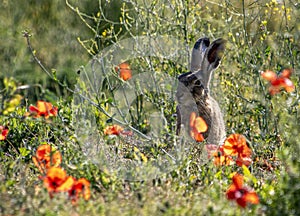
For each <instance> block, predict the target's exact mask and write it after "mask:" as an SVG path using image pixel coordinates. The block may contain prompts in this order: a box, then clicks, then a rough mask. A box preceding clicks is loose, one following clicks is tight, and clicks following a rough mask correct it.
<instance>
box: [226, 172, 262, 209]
mask: <svg viewBox="0 0 300 216" xmlns="http://www.w3.org/2000/svg"><path fill="white" fill-rule="evenodd" d="M232 182H233V183H232V185H230V187H229V188H228V190H227V191H226V197H227V199H229V200H234V201H236V202H237V204H238V205H239V206H241V207H243V208H245V207H246V205H247V203H252V204H258V203H259V197H258V195H257V193H256V192H255V191H253V190H252V189H249V188H247V187H245V186H243V184H244V177H243V176H242V175H240V174H235V175H234V176H233V177H232Z"/></svg>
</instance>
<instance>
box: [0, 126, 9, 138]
mask: <svg viewBox="0 0 300 216" xmlns="http://www.w3.org/2000/svg"><path fill="white" fill-rule="evenodd" d="M7 134H8V128H6V127H5V126H0V141H1V140H6V136H7Z"/></svg>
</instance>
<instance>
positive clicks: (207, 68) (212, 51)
mask: <svg viewBox="0 0 300 216" xmlns="http://www.w3.org/2000/svg"><path fill="white" fill-rule="evenodd" d="M225 42H226V41H225V40H224V39H222V38H219V39H217V40H215V41H214V42H212V43H211V44H210V46H209V47H208V48H207V49H206V52H205V55H204V58H203V62H202V65H201V70H200V71H199V72H198V73H197V74H198V76H199V78H200V79H202V82H203V85H204V87H205V88H207V89H208V85H209V82H210V78H211V74H212V72H213V71H214V70H215V69H216V68H217V67H218V66H219V64H220V61H221V58H222V56H223V53H224V50H225Z"/></svg>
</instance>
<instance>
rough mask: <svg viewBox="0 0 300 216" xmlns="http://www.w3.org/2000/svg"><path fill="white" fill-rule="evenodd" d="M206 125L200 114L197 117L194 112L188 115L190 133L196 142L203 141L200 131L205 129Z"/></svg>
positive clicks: (202, 131)
mask: <svg viewBox="0 0 300 216" xmlns="http://www.w3.org/2000/svg"><path fill="white" fill-rule="evenodd" d="M207 129H208V127H207V124H206V122H205V121H204V119H203V118H201V117H200V116H198V117H197V115H196V113H195V112H192V113H191V115H190V135H191V137H192V138H193V139H194V140H196V141H197V142H202V141H204V136H203V134H202V133H204V132H205V131H207Z"/></svg>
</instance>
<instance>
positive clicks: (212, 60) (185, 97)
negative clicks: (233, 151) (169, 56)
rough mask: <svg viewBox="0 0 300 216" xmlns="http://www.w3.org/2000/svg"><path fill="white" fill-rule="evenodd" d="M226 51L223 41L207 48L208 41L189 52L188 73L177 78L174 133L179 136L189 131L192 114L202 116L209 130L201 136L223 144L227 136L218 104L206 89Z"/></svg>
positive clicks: (209, 140)
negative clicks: (189, 68)
mask: <svg viewBox="0 0 300 216" xmlns="http://www.w3.org/2000/svg"><path fill="white" fill-rule="evenodd" d="M224 49H225V40H223V39H221V38H220V39H217V40H215V41H213V42H212V43H211V44H210V41H209V39H208V38H206V37H204V38H200V39H198V41H197V42H196V43H195V45H194V48H193V51H192V61H191V71H190V72H187V73H184V74H181V75H180V76H179V77H178V81H179V82H178V87H177V92H176V98H177V102H178V105H177V108H176V113H177V129H176V134H177V135H179V134H180V133H181V128H182V127H184V130H185V132H186V133H188V132H189V130H190V126H189V125H190V124H189V121H190V115H191V113H192V112H195V113H196V114H197V115H198V116H201V117H202V118H203V119H204V120H205V122H206V124H207V126H208V130H207V131H206V132H205V133H203V136H204V138H205V140H206V142H207V143H209V144H218V145H220V144H222V143H223V141H224V139H225V136H226V133H225V125H224V119H223V115H222V112H221V110H220V107H219V104H218V102H217V101H216V100H215V99H213V98H212V97H211V96H210V91H209V85H210V80H211V76H212V73H213V71H214V70H216V68H217V67H218V66H219V64H220V60H221V58H222V55H223V52H224Z"/></svg>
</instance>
